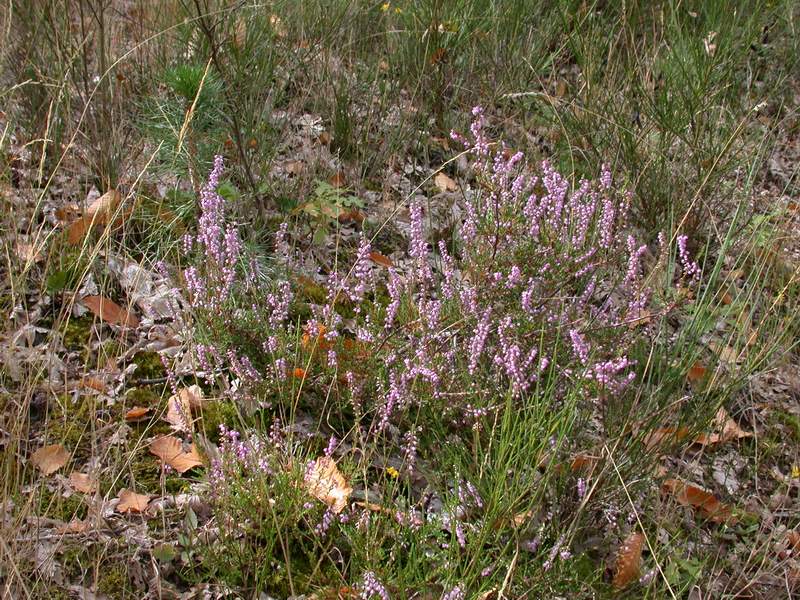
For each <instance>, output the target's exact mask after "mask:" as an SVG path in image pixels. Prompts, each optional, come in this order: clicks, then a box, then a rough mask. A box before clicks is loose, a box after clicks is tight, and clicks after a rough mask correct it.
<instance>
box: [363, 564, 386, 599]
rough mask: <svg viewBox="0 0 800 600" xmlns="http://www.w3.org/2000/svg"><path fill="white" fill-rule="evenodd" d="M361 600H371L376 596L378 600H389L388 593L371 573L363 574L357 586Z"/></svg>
mask: <svg viewBox="0 0 800 600" xmlns="http://www.w3.org/2000/svg"><path fill="white" fill-rule="evenodd" d="M359 588H360V594H359V598H361V600H373V598H374V597H375V596H378V597H379V598H380V600H389V592H387V591H386V588H385V587H383V584H382V583H381V582H380V581H379V580H378V577H377V575H375V573H374V572H372V571H367V572H366V573H364V575H363V577H362V579H361V585H359Z"/></svg>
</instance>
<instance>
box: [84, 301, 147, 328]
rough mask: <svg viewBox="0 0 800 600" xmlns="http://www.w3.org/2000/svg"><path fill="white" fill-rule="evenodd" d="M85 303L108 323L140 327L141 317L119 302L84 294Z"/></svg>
mask: <svg viewBox="0 0 800 600" xmlns="http://www.w3.org/2000/svg"><path fill="white" fill-rule="evenodd" d="M82 302H83V305H84V306H85V307H86V308H88V309H89V310H90V311H91V312H92V313H93V314H95V315H96V316H97V317H99V318H101V319H102V320H103V321H105V322H106V323H111V324H112V325H122V326H124V327H138V326H139V319H138V318H137V317H136V315H135V314H133V313H132V312H128V311H127V310H125V309H124V308H122V307H121V306H120V305H119V304H117V303H116V302H114V301H113V300H110V299H109V298H105V297H103V296H84V298H83V300H82Z"/></svg>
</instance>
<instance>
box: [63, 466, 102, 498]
mask: <svg viewBox="0 0 800 600" xmlns="http://www.w3.org/2000/svg"><path fill="white" fill-rule="evenodd" d="M69 484H70V485H71V486H72V489H73V490H75V491H76V492H81V493H82V494H93V493H94V492H95V491H96V490H97V480H96V479H94V478H93V477H92V476H91V475H88V474H86V473H79V472H78V471H73V472H72V473H70V474H69Z"/></svg>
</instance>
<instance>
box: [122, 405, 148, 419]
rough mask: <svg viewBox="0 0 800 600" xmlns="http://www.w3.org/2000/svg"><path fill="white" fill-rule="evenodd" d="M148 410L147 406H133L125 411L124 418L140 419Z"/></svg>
mask: <svg viewBox="0 0 800 600" xmlns="http://www.w3.org/2000/svg"><path fill="white" fill-rule="evenodd" d="M149 412H150V409H149V408H144V407H142V406H134V407H133V408H132V409H130V410H129V411H128V412H126V413H125V420H126V421H140V420H141V419H143V418H145V417H146V416H147V414H148V413H149Z"/></svg>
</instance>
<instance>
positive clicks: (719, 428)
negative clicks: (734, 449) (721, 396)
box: [694, 407, 753, 446]
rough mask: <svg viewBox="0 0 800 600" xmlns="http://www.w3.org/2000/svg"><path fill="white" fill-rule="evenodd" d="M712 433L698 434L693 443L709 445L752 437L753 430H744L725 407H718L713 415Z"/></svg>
mask: <svg viewBox="0 0 800 600" xmlns="http://www.w3.org/2000/svg"><path fill="white" fill-rule="evenodd" d="M714 429H715V431H714V433H711V434H709V435H706V434H704V433H701V434H700V435H698V436H697V437H696V438H695V440H694V443H695V444H698V445H700V446H710V445H713V444H724V443H725V442H730V441H731V440H739V439H742V438H748V437H753V432H751V431H745V430H744V429H742V428H741V427H739V424H738V423H737V422H736V421H734V420H733V419H732V418H731V416H730V415H729V414H728V411H727V410H725V408H723V407H720V408H719V410H718V411H717V416H716V417H714Z"/></svg>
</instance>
